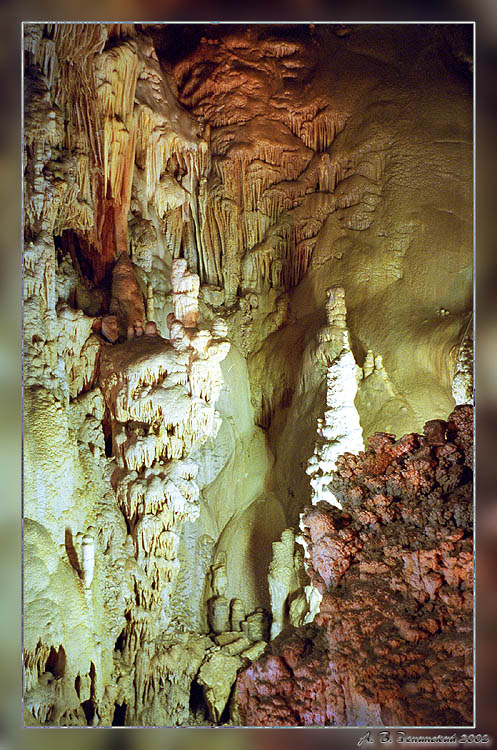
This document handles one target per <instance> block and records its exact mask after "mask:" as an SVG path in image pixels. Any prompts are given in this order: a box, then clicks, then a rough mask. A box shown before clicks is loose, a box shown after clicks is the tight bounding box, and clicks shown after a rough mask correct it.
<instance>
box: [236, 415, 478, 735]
mask: <svg viewBox="0 0 497 750" xmlns="http://www.w3.org/2000/svg"><path fill="white" fill-rule="evenodd" d="M472 420H473V416H472V409H471V408H470V407H468V406H462V407H458V408H457V409H456V410H455V411H454V412H453V413H452V414H451V416H450V417H449V419H448V422H443V421H441V420H435V421H432V422H428V423H427V424H426V426H425V432H424V435H416V434H410V435H406V436H405V437H403V438H401V439H400V440H397V441H396V440H395V437H394V436H393V435H388V434H385V433H377V434H375V435H373V436H372V437H371V438H370V440H369V447H368V450H367V451H366V452H365V453H359V455H357V456H356V455H352V454H345V455H344V456H342V457H341V458H339V460H338V466H337V475H336V478H335V480H334V482H333V485H332V486H333V490H334V492H335V493H336V496H337V497H338V498H339V500H340V503H341V505H342V510H338V509H337V508H335V507H334V506H332V505H330V504H328V503H325V502H322V503H318V504H317V505H316V506H313V507H309V508H307V509H306V510H305V511H304V513H303V524H302V525H303V533H304V535H305V537H306V548H307V554H308V564H307V571H308V574H309V577H310V580H311V582H312V585H313V586H314V587H316V588H317V589H319V591H320V592H321V594H322V601H321V608H320V614H319V615H318V616H317V617H316V618H315V620H314V623H313V625H311V626H307V628H305V627H303V628H298V629H295V628H294V629H293V631H292V632H288V631H287V632H286V633H285V634H282V635H281V636H280V637H279V638H278V639H277V640H275V641H274V642H273V643H272V644H271V647H270V651H269V652H268V653H267V654H266V655H264V656H263V657H262V658H261V659H260V660H258V661H257V662H256V663H255V664H253V665H252V666H251V667H249V668H248V669H246V670H245V671H244V672H242V673H241V674H240V675H239V677H238V681H237V688H236V698H235V700H236V703H237V706H238V711H239V716H240V719H241V721H242V723H243V724H247V725H249V726H252V725H254V726H273V725H274V726H300V725H305V726H310V725H315V724H317V725H319V724H326V725H342V726H344V725H351V726H353V725H358V724H360V725H363V726H364V725H366V726H367V725H370V726H377V725H378V724H380V725H381V724H383V725H387V726H388V725H392V726H419V725H420V724H421V723H425V724H428V725H434V726H444V725H458V724H466V723H468V722H471V717H472V713H473V706H472V692H471V691H472V688H471V685H472V679H473V677H472V673H473V653H472V638H471V629H472V624H471V623H472V616H473V593H472V582H473V569H472V558H473V549H472V531H471V529H472V505H473V494H472V486H473V485H472V469H471V467H472V444H471V434H472Z"/></svg>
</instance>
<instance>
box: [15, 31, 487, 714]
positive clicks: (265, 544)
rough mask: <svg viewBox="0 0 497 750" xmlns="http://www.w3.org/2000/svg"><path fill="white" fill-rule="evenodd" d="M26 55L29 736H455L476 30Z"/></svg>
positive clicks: (78, 37) (152, 43)
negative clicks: (218, 731) (349, 729)
mask: <svg viewBox="0 0 497 750" xmlns="http://www.w3.org/2000/svg"><path fill="white" fill-rule="evenodd" d="M23 41H24V68H23V69H24V94H25V96H24V110H23V113H24V123H23V124H24V128H23V170H24V185H23V188H24V192H23V206H24V214H25V215H24V241H25V247H24V257H23V294H24V309H23V321H24V327H23V336H24V338H23V368H24V369H23V384H24V422H23V426H24V468H23V471H24V477H23V488H24V498H23V502H24V505H23V509H24V516H25V518H24V542H23V544H24V613H23V615H24V666H25V692H24V711H25V714H24V715H25V723H26V725H29V726H41V727H45V726H71V727H72V726H75V727H83V726H91V727H104V726H127V727H133V726H134V727H136V726H144V727H147V726H168V727H174V726H209V725H216V726H217V725H229V724H236V723H240V722H242V723H246V724H249V725H256V726H261V725H267V724H273V723H274V724H275V725H277V726H281V725H283V724H285V723H288V724H289V725H295V724H300V725H303V726H307V725H310V724H318V725H327V724H331V723H335V724H345V723H347V722H348V723H350V724H352V725H364V724H365V722H367V721H373V720H374V721H375V722H376V723H378V722H380V721H381V722H383V723H388V722H389V721H394V720H395V721H404V720H405V721H411V720H412V721H416V722H419V723H420V724H429V723H432V724H436V722H437V721H440V720H443V721H445V722H449V723H455V724H457V723H459V724H460V723H462V722H467V721H468V720H469V719H468V717H470V700H471V686H470V685H469V682H468V680H469V675H470V665H469V662H468V659H469V656H468V654H469V644H470V640H471V622H470V618H469V612H470V594H469V592H470V587H471V558H470V541H471V540H470V531H471V523H470V521H471V519H470V517H469V501H468V491H469V486H470V477H471V466H472V464H471V460H472V453H471V450H472V449H471V439H472V434H471V431H472V430H471V427H472V425H471V420H470V417H469V411H468V405H469V404H471V403H472V398H473V385H472V358H473V351H472V349H473V344H472V331H471V328H472V311H471V295H472V269H473V263H472V246H473V224H472V221H473V219H472V208H473V200H472V181H473V168H472V157H473V152H472V139H473V132H472V128H473V112H472V69H471V64H470V62H471V45H472V28H471V26H468V25H464V24H461V25H453V24H441V23H437V24H431V25H430V24H428V25H421V26H416V25H412V24H397V25H387V26H382V27H379V26H376V25H375V24H369V23H368V24H349V25H347V27H344V26H343V25H339V26H337V25H336V24H327V23H324V24H312V25H309V24H293V25H290V26H284V25H281V24H276V25H273V24H270V23H263V24H250V23H249V24H243V25H242V24H240V25H238V24H230V25H223V24H221V25H220V24H209V23H200V24H197V25H188V24H173V25H171V24H161V23H153V24H149V23H140V24H133V23H126V24H124V23H112V24H109V23H84V24H83V23H37V22H32V23H26V24H24V27H23ZM454 402H456V403H457V404H460V405H461V406H459V407H458V408H457V409H456V410H455V411H453V409H454ZM451 413H452V414H451ZM449 415H451V416H450V418H449ZM425 424H426V427H425V428H424V433H423V435H422V436H420V435H417V434H416V432H421V431H422V430H423V425H425ZM394 434H395V435H404V436H405V437H404V438H400V439H399V440H396V439H394V438H393V437H392V435H394ZM363 441H364V442H363ZM364 443H365V444H366V445H369V447H368V448H367V450H366V451H364ZM361 608H362V610H366V611H367V612H368V615H367V617H364V618H361V620H360V621H359V620H358V618H357V616H356V614H354V613H356V612H357V611H358V610H359V609H361ZM423 660H424V661H426V667H422V666H421V662H423ZM379 661H381V662H382V663H383V664H385V665H386V667H385V671H384V674H383V677H382V676H381V675H380V671H379V670H378V668H377V665H378V663H379ZM423 663H424V662H423ZM423 670H424V671H423ZM444 672H447V673H448V674H449V675H450V676H451V679H450V680H449V682H450V685H451V687H447V686H444V684H443V680H442V677H441V675H442V673H444ZM235 684H236V686H237V687H236V690H235Z"/></svg>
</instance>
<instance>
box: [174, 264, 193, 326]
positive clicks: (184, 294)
mask: <svg viewBox="0 0 497 750" xmlns="http://www.w3.org/2000/svg"><path fill="white" fill-rule="evenodd" d="M171 284H172V288H173V304H174V315H175V317H176V318H177V320H180V321H181V322H182V323H183V325H184V326H185V328H196V326H197V321H198V294H199V289H200V280H199V277H198V276H197V274H194V273H190V272H189V271H188V268H187V265H186V261H185V260H184V259H183V258H177V259H175V260H173V266H172V271H171Z"/></svg>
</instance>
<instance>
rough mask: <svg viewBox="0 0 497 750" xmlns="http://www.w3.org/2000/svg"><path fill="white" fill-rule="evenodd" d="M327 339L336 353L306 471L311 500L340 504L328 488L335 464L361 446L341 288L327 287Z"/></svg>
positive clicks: (354, 381)
mask: <svg viewBox="0 0 497 750" xmlns="http://www.w3.org/2000/svg"><path fill="white" fill-rule="evenodd" d="M326 312H327V316H328V325H329V331H330V342H331V344H332V346H333V347H334V350H335V351H338V354H337V355H335V357H334V359H333V360H332V361H331V363H330V364H329V366H328V369H327V373H326V406H327V409H326V411H325V413H324V418H323V419H322V420H321V421H320V422H319V424H318V436H319V437H318V443H317V444H316V447H315V450H314V455H313V456H311V458H310V459H309V465H308V468H307V473H308V474H309V475H310V477H311V486H312V489H313V499H312V502H313V503H314V504H317V503H319V502H321V501H322V500H325V501H326V502H329V503H331V504H332V505H338V507H339V506H340V504H339V501H338V500H337V499H336V497H335V495H334V494H333V492H331V490H330V489H329V484H330V482H331V480H332V478H333V473H334V471H335V468H336V459H337V458H338V456H339V455H341V454H342V453H344V452H346V451H350V452H352V453H356V452H358V451H361V450H363V449H364V443H363V438H362V429H361V425H360V422H359V415H358V413H357V409H356V407H355V405H354V399H355V396H356V393H357V378H356V362H355V360H354V356H353V354H352V352H351V350H350V345H349V335H348V331H347V328H346V308H345V299H344V291H343V289H342V288H341V287H337V288H335V289H330V290H329V292H328V305H327V309H326Z"/></svg>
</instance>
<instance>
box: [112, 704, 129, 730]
mask: <svg viewBox="0 0 497 750" xmlns="http://www.w3.org/2000/svg"><path fill="white" fill-rule="evenodd" d="M114 707H115V708H114V717H113V719H112V726H113V727H124V726H125V724H126V709H127V705H126V701H123V703H115V704H114Z"/></svg>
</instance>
